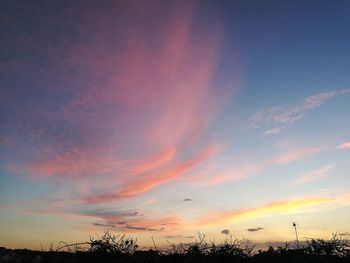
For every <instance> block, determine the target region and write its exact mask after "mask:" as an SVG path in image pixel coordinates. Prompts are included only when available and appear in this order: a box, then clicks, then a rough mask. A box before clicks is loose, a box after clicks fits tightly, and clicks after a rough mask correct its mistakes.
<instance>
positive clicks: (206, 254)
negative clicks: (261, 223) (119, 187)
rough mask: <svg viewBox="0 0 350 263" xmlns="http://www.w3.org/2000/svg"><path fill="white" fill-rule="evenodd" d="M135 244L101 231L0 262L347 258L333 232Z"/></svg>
mask: <svg viewBox="0 0 350 263" xmlns="http://www.w3.org/2000/svg"><path fill="white" fill-rule="evenodd" d="M169 243H170V242H169ZM138 248H139V247H138V245H137V240H136V239H133V238H131V237H127V236H125V235H122V236H119V235H112V234H111V233H109V232H105V233H104V234H103V235H102V236H97V237H95V238H93V237H91V238H90V241H87V242H82V243H75V244H66V243H64V242H60V243H59V246H58V247H57V248H56V249H53V247H52V246H51V249H50V251H46V252H44V251H31V250H9V249H5V248H0V262H28V263H29V262H37V263H39V262H40V263H56V262H57V263H59V262H71V263H75V262H88V263H89V262H135V263H137V262H169V263H170V262H189V263H190V262H201V263H205V262H238V263H241V262H247V263H248V262H256V263H259V262H266V263H267V262H271V263H274V262H287V263H288V262H290V263H292V262H301V263H303V262H325V263H326V262H330V263H331V262H350V244H349V242H348V241H347V240H343V239H341V238H340V237H339V236H338V235H336V234H334V235H333V236H332V238H331V239H330V240H324V239H309V240H307V241H306V242H305V243H304V244H302V245H300V246H297V244H295V243H292V244H286V245H285V246H284V247H278V248H273V247H269V249H267V250H264V251H262V250H259V251H258V252H257V253H253V250H254V245H253V244H251V243H250V242H248V241H247V240H238V239H233V238H232V237H231V238H229V239H227V240H226V241H225V242H223V243H221V244H215V243H214V242H207V241H206V238H205V235H204V234H199V235H198V239H197V240H195V241H193V242H190V243H180V244H173V243H170V246H169V248H168V249H165V250H160V249H154V250H153V249H150V250H147V251H145V250H138ZM155 248H156V246H155Z"/></svg>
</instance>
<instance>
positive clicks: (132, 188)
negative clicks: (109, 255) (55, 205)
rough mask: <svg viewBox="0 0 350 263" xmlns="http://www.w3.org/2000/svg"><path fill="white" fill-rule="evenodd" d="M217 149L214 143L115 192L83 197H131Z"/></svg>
mask: <svg viewBox="0 0 350 263" xmlns="http://www.w3.org/2000/svg"><path fill="white" fill-rule="evenodd" d="M217 149H218V148H217V146H216V145H212V146H209V147H207V148H205V149H203V150H202V151H201V152H199V153H197V154H196V155H195V156H192V157H191V158H188V159H186V160H185V161H181V162H179V163H177V164H175V165H174V166H172V167H170V168H167V169H166V170H163V171H160V172H158V173H154V174H153V173H152V174H148V175H146V176H143V177H141V178H137V179H136V180H134V181H130V182H129V183H127V184H125V185H124V186H122V187H121V189H118V190H117V191H115V192H109V193H107V194H100V195H92V196H89V197H87V198H86V199H85V202H87V203H102V202H110V201H113V200H118V199H123V198H127V197H132V196H135V195H139V194H142V193H144V192H147V191H149V190H151V189H153V188H155V187H157V186H158V185H160V184H163V183H167V182H169V181H171V180H174V179H175V178H177V177H180V176H182V175H183V174H185V173H186V172H188V171H189V170H190V169H191V168H193V167H195V166H196V165H198V164H200V163H201V162H203V161H205V160H207V159H208V158H210V157H211V156H212V155H213V154H215V153H216V152H217Z"/></svg>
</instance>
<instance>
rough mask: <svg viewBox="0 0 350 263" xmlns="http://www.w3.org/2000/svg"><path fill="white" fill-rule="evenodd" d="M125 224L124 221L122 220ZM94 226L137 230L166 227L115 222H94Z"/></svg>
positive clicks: (154, 229) (159, 229)
mask: <svg viewBox="0 0 350 263" xmlns="http://www.w3.org/2000/svg"><path fill="white" fill-rule="evenodd" d="M122 223H123V224H124V222H122ZM93 225H94V226H98V227H107V228H117V229H119V230H123V229H128V230H137V231H162V230H164V227H162V228H150V227H145V226H138V225H136V226H131V225H125V226H120V225H115V224H113V223H93Z"/></svg>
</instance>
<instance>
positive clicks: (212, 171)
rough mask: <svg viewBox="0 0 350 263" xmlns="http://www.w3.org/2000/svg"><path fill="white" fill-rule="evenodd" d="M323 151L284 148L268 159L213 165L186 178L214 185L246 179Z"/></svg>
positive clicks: (306, 148)
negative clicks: (222, 165)
mask: <svg viewBox="0 0 350 263" xmlns="http://www.w3.org/2000/svg"><path fill="white" fill-rule="evenodd" d="M320 151H321V148H318V147H311V146H310V147H300V148H291V149H288V150H284V151H282V152H280V153H278V154H276V155H275V156H273V157H271V158H268V159H266V160H261V161H257V162H253V161H251V162H248V161H241V162H239V163H237V164H236V165H232V166H230V167H227V166H224V167H220V165H217V166H215V165H213V166H212V167H210V166H209V167H207V168H206V169H205V171H204V172H201V173H198V174H197V175H195V176H192V177H189V178H186V180H188V181H189V182H190V183H192V184H196V185H198V184H200V185H206V186H212V185H217V184H221V183H224V182H228V181H230V182H233V181H238V180H244V179H247V178H249V177H250V176H253V175H255V174H258V173H261V172H263V171H264V170H266V169H268V168H269V167H273V166H281V165H287V164H289V163H292V162H296V161H300V160H304V159H306V158H309V157H310V156H312V155H314V154H316V153H318V152H320Z"/></svg>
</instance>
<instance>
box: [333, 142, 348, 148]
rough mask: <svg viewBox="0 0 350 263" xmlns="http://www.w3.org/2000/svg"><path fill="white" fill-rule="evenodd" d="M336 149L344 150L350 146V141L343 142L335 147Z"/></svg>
mask: <svg viewBox="0 0 350 263" xmlns="http://www.w3.org/2000/svg"><path fill="white" fill-rule="evenodd" d="M336 148H337V149H338V150H344V149H349V148H350V142H343V143H341V144H339V145H338V146H337V147H336Z"/></svg>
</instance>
